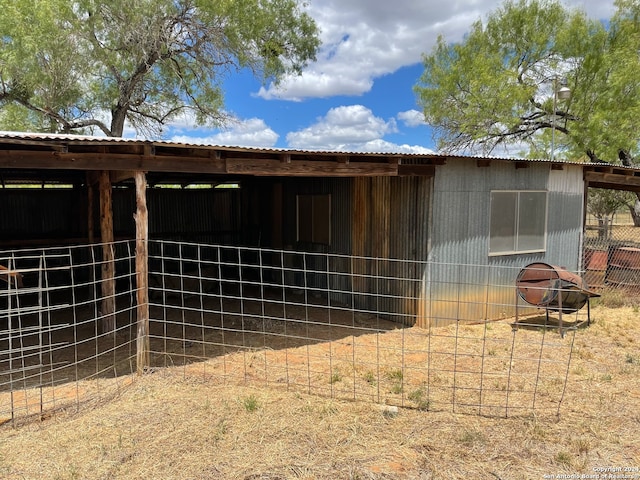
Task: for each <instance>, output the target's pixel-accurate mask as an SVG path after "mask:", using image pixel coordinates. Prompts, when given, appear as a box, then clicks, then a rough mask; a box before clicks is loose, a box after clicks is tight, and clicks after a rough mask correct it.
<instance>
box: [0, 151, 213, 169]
mask: <svg viewBox="0 0 640 480" xmlns="http://www.w3.org/2000/svg"><path fill="white" fill-rule="evenodd" d="M0 168H40V169H61V170H98V171H101V170H123V171H127V170H132V169H134V170H142V171H147V172H150V171H153V172H186V173H225V162H224V159H214V158H199V157H198V158H194V157H188V156H185V157H181V156H176V155H150V156H147V155H140V154H132V153H118V154H108V153H94V152H91V153H73V152H69V153H60V152H30V151H21V150H17V151H15V150H0Z"/></svg>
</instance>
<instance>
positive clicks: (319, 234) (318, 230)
mask: <svg viewBox="0 0 640 480" xmlns="http://www.w3.org/2000/svg"><path fill="white" fill-rule="evenodd" d="M296 210H297V227H298V228H297V239H298V241H299V242H305V243H320V244H322V245H331V195H329V194H326V195H298V196H297V198H296Z"/></svg>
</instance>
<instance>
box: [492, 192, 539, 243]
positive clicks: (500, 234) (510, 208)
mask: <svg viewBox="0 0 640 480" xmlns="http://www.w3.org/2000/svg"><path fill="white" fill-rule="evenodd" d="M546 228H547V192H540V191H521V192H516V191H494V192H491V226H490V229H491V230H490V234H489V254H490V255H491V254H494V255H495V254H511V253H518V252H532V251H533V252H536V251H544V249H545V248H546V244H545V242H546Z"/></svg>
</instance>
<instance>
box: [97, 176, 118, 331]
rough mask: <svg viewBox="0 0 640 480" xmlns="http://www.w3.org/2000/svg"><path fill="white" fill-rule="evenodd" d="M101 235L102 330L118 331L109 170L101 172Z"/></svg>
mask: <svg viewBox="0 0 640 480" xmlns="http://www.w3.org/2000/svg"><path fill="white" fill-rule="evenodd" d="M100 236H101V240H102V269H101V272H102V281H101V290H102V308H101V312H102V332H103V333H106V334H108V335H110V336H115V333H116V316H115V311H116V286H115V285H116V282H115V270H116V269H115V260H114V258H115V254H114V246H113V202H112V192H111V181H110V179H109V172H108V171H106V170H104V171H102V172H100Z"/></svg>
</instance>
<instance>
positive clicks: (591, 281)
mask: <svg viewBox="0 0 640 480" xmlns="http://www.w3.org/2000/svg"><path fill="white" fill-rule="evenodd" d="M583 269H584V276H585V280H586V281H587V283H588V285H589V287H590V288H591V289H592V290H596V291H600V292H602V293H605V294H606V296H607V297H608V298H609V299H612V298H616V299H617V300H618V303H621V304H622V303H635V302H636V301H637V300H636V298H637V296H638V294H640V227H635V226H634V225H633V221H632V220H631V216H630V215H629V214H628V213H627V212H624V213H618V214H616V215H614V216H612V217H607V218H596V217H594V216H592V215H589V216H588V217H587V224H586V228H585V237H584V258H583Z"/></svg>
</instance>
